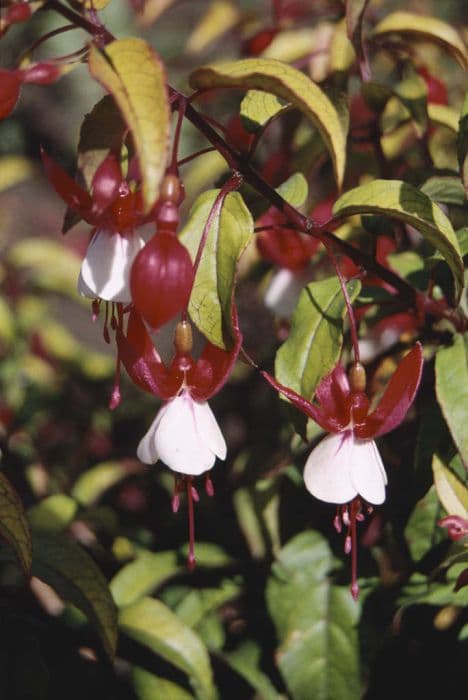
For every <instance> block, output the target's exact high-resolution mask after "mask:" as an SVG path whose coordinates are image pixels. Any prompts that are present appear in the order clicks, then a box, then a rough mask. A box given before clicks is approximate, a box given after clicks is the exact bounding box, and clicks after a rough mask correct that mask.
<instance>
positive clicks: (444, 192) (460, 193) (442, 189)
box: [420, 175, 465, 255]
mask: <svg viewBox="0 0 468 700" xmlns="http://www.w3.org/2000/svg"><path fill="white" fill-rule="evenodd" d="M420 190H421V192H424V194H425V195H427V196H428V197H430V199H433V200H434V202H441V203H442V204H457V205H458V206H460V207H462V206H463V205H464V204H465V191H464V188H463V184H462V183H461V182H460V178H458V177H452V176H451V175H440V176H434V177H430V178H429V179H428V180H426V182H425V183H424V184H423V185H421V187H420ZM458 239H459V237H458ZM458 242H460V239H459V240H458ZM460 248H461V246H460ZM462 255H463V251H462Z"/></svg>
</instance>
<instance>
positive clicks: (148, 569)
mask: <svg viewBox="0 0 468 700" xmlns="http://www.w3.org/2000/svg"><path fill="white" fill-rule="evenodd" d="M179 570H180V564H179V563H178V560H177V555H176V553H175V552H156V553H153V552H142V553H141V554H139V555H138V556H137V558H136V559H135V560H134V561H131V562H130V563H129V564H126V565H125V566H123V567H122V568H121V569H120V571H118V572H117V573H116V575H115V576H114V578H113V579H112V581H111V582H110V590H111V593H112V596H113V598H114V600H115V603H116V605H118V607H119V608H121V607H123V606H125V605H131V604H132V603H135V602H136V601H137V600H139V599H140V598H143V596H145V595H148V593H151V592H152V591H154V590H155V589H156V588H157V586H159V585H160V584H161V583H162V582H163V581H165V580H166V579H167V578H169V577H170V576H172V575H174V574H175V573H177V572H178V571H179Z"/></svg>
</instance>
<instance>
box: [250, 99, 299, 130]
mask: <svg viewBox="0 0 468 700" xmlns="http://www.w3.org/2000/svg"><path fill="white" fill-rule="evenodd" d="M290 107H291V105H290V104H289V103H288V102H285V100H282V99H281V98H280V97H277V96H276V95H272V94H271V93H270V92H263V91H262V90H249V91H248V92H247V93H246V95H245V97H244V99H243V100H242V102H241V107H240V116H241V119H242V123H243V125H244V127H245V128H246V129H247V131H252V132H255V131H258V130H259V129H261V128H263V127H264V126H265V124H267V123H268V122H269V121H270V119H273V117H276V116H277V115H278V114H280V112H285V111H286V110H288V109H290Z"/></svg>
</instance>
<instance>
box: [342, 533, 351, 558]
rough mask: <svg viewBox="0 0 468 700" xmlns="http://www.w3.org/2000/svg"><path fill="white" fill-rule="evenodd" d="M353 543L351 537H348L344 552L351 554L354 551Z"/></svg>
mask: <svg viewBox="0 0 468 700" xmlns="http://www.w3.org/2000/svg"><path fill="white" fill-rule="evenodd" d="M352 547H353V543H352V540H351V535H346V537H345V541H344V552H345V554H349V553H350V552H351V550H352Z"/></svg>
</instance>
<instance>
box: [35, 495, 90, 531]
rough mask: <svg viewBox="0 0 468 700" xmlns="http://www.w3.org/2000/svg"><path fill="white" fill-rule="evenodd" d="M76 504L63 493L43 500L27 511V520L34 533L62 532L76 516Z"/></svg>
mask: <svg viewBox="0 0 468 700" xmlns="http://www.w3.org/2000/svg"><path fill="white" fill-rule="evenodd" d="M77 510H78V504H77V503H76V501H74V500H73V498H70V496H67V495H66V494H65V493H56V494H54V495H53V496H49V497H48V498H44V500H42V501H40V503H36V505H34V506H32V507H31V508H30V509H29V510H28V519H29V522H30V523H31V527H32V529H33V530H34V531H36V530H41V531H45V532H63V530H65V529H66V528H67V527H68V526H69V525H70V523H71V522H72V521H73V518H74V517H75V515H76V512H77Z"/></svg>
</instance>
